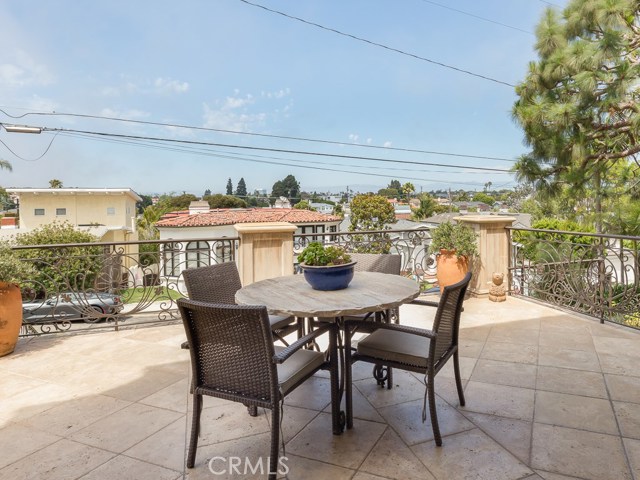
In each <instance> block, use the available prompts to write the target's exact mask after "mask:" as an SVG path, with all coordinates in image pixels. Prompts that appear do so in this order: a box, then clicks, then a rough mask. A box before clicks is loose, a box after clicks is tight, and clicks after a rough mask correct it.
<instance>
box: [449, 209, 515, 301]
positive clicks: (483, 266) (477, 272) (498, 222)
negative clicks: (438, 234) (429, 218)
mask: <svg viewBox="0 0 640 480" xmlns="http://www.w3.org/2000/svg"><path fill="white" fill-rule="evenodd" d="M454 220H456V221H457V222H460V223H465V224H467V225H469V226H471V227H472V228H473V229H474V230H475V232H476V234H478V252H479V255H478V257H477V258H474V259H473V263H472V265H471V271H472V272H473V278H472V279H471V285H469V291H470V293H471V295H473V296H476V297H481V296H486V295H489V282H491V276H492V275H493V273H494V272H496V273H504V278H505V282H507V278H508V275H509V271H508V268H509V249H510V246H509V233H508V231H507V230H506V229H505V227H508V226H511V225H512V224H513V222H515V221H516V219H515V218H514V217H503V216H499V215H465V216H462V217H455V218H454Z"/></svg>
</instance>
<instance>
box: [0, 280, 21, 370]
mask: <svg viewBox="0 0 640 480" xmlns="http://www.w3.org/2000/svg"><path fill="white" fill-rule="evenodd" d="M21 326H22V295H21V294H20V287H19V286H18V285H15V284H13V283H6V282H0V357H3V356H5V355H8V354H10V353H11V352H13V350H14V349H15V348H16V343H17V342H18V335H19V333H20V327H21Z"/></svg>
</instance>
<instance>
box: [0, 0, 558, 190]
mask: <svg viewBox="0 0 640 480" xmlns="http://www.w3.org/2000/svg"><path fill="white" fill-rule="evenodd" d="M251 1H252V2H254V3H258V4H261V5H263V6H265V7H268V8H270V9H273V10H278V11H281V12H284V13H286V14H288V15H291V16H296V17H299V18H302V19H304V20H307V21H309V22H314V23H317V24H320V25H322V26H324V27H327V28H332V29H335V30H339V31H341V32H343V33H346V34H350V35H353V36H356V37H360V38H363V39H366V40H369V41H371V42H374V43H378V44H381V45H384V46H387V47H390V48H393V49H397V50H400V51H402V52H405V53H407V54H412V55H416V56H418V57H422V59H419V58H414V57H411V56H409V55H406V54H401V53H398V52H395V51H391V50H389V49H386V48H382V47H380V46H375V45H372V44H370V43H365V42H362V41H357V40H355V39H353V38H348V37H346V36H344V35H339V34H337V33H334V32H330V31H327V30H326V29H321V28H318V27H315V26H311V25H309V24H305V23H302V22H300V21H296V20H293V19H291V18H286V17H284V16H282V15H278V14H275V13H272V12H268V11H265V10H264V9H261V8H257V7H255V6H252V5H249V4H247V3H244V2H242V1H240V0H202V1H196V0H184V1H181V2H175V1H171V2H170V1H166V0H154V1H150V0H136V1H135V2H132V1H130V0H126V1H119V0H110V1H108V2H78V1H71V0H69V1H66V0H49V1H46V2H37V3H33V2H24V1H19V0H7V1H4V2H1V3H0V20H1V23H2V29H0V44H1V45H3V48H2V49H0V109H2V110H3V111H4V112H6V114H5V113H2V112H0V123H7V124H25V125H33V126H42V127H47V128H50V129H66V130H75V131H76V132H68V131H67V132H61V133H58V134H55V133H54V132H51V131H48V132H44V133H43V134H42V135H25V134H16V133H7V132H5V131H4V130H2V129H0V141H2V142H3V143H4V144H0V158H2V159H4V160H8V161H9V162H11V163H12V165H13V172H7V171H0V185H2V186H4V187H5V188H6V187H47V186H48V185H49V180H51V179H53V178H57V179H60V180H62V182H63V184H64V186H65V187H130V188H133V189H134V190H135V191H137V192H138V193H143V194H150V193H169V192H183V191H186V192H187V193H194V194H196V195H202V193H203V192H204V191H205V190H206V189H210V190H212V191H213V192H224V190H225V186H226V183H227V179H228V178H231V179H232V182H233V185H234V187H235V185H236V184H237V181H238V180H239V179H240V178H241V177H242V178H244V179H245V182H246V184H247V187H248V189H249V190H253V189H257V188H266V189H267V190H269V191H270V190H271V187H272V185H273V183H274V182H275V181H277V180H281V179H283V178H284V177H285V176H287V175H289V174H293V175H294V176H295V177H296V179H297V180H298V181H299V182H300V184H301V187H302V189H303V190H306V191H313V190H327V189H330V190H332V191H336V192H337V191H340V190H343V189H344V188H346V187H347V186H349V187H350V188H351V189H352V190H355V191H367V190H377V189H378V188H383V187H385V186H386V185H387V184H388V183H389V181H390V180H391V179H399V180H400V181H401V183H404V182H408V181H410V182H412V183H413V184H414V185H415V186H416V189H417V190H418V191H420V190H421V189H422V190H425V191H428V190H431V189H438V188H442V189H446V188H452V189H457V188H465V189H469V190H473V189H477V190H482V189H483V188H484V185H485V183H486V182H491V183H492V188H496V187H502V186H504V187H512V186H513V185H514V181H513V177H512V176H511V175H509V174H504V173H500V172H496V171H488V170H472V169H463V168H461V167H463V166H466V167H480V168H493V169H498V170H506V169H509V167H510V166H511V165H512V162H511V161H508V160H509V159H515V158H517V157H518V156H519V155H521V154H523V153H525V152H526V147H525V146H524V145H523V143H522V138H523V135H522V131H521V130H520V129H519V127H518V126H517V125H516V124H515V123H514V122H513V120H512V119H511V108H512V105H513V103H514V101H515V100H516V96H515V93H514V88H513V87H511V86H508V85H505V84H504V83H507V84H511V85H515V84H517V83H518V82H520V81H522V80H523V79H524V75H525V73H526V70H527V64H528V62H530V61H532V60H535V58H536V56H535V52H534V50H533V44H534V42H535V36H534V35H533V32H534V30H535V26H536V25H537V23H538V21H539V19H540V16H541V14H542V12H543V10H544V8H545V7H547V6H549V4H550V2H546V1H542V0H484V1H481V2H479V1H477V0H475V1H473V0H438V1H433V2H432V1H427V0H399V1H392V0H299V1H284V0H255V1H254V0H251ZM553 3H554V4H555V5H558V6H560V7H561V6H564V5H566V3H567V0H554V2H553ZM462 12H464V13H462ZM477 17H482V19H481V18H477ZM427 60H431V61H433V62H438V63H441V64H445V65H448V66H451V67H455V68H457V69H462V70H466V71H468V72H471V73H473V74H476V75H481V76H484V77H489V78H491V79H493V80H497V81H492V80H487V79H484V78H480V77H478V76H475V75H472V74H469V73H462V72H460V71H457V70H454V69H452V68H446V67H443V66H440V65H437V64H434V63H432V62H429V61H427ZM499 82H504V83H499ZM51 112H56V113H57V115H42V114H43V113H51ZM65 113H72V114H82V115H92V116H102V117H115V118H122V119H130V120H136V121H141V122H154V123H162V124H170V125H176V124H178V125H188V126H195V127H201V129H199V130H193V129H185V128H178V127H172V126H164V125H149V124H145V123H130V122H120V121H111V120H102V119H95V118H85V117H78V116H69V115H62V114H65ZM21 115H24V116H23V117H21V118H12V116H21ZM207 129H215V130H225V131H233V132H242V133H237V134H234V133H228V132H226V133H225V132H220V131H214V130H207ZM77 131H86V132H103V133H108V134H118V135H129V136H136V137H145V138H147V137H149V138H161V139H170V140H178V141H186V142H199V143H197V144H194V143H167V142H156V141H153V142H152V141H151V140H145V141H141V140H131V139H126V138H123V137H96V136H94V135H84V134H79V133H77ZM247 134H251V135H247ZM256 134H259V135H256ZM277 137H298V138H305V139H316V140H325V141H329V142H335V143H321V142H312V141H301V140H293V139H283V138H277ZM211 144H217V145H211ZM49 145H50V146H49ZM48 147H49V148H48ZM238 147H251V149H245V148H238ZM388 147H391V148H388ZM47 148H48V150H47ZM9 149H10V150H9ZM261 149H274V150H287V151H288V152H282V151H279V152H277V151H273V150H261ZM400 149H405V150H419V151H420V152H409V151H405V150H400ZM45 151H46V153H44V152H45ZM291 152H297V153H291ZM301 152H306V154H305V153H301ZM424 152H441V153H449V154H456V155H470V156H480V157H495V158H500V159H503V160H493V159H482V158H467V157H460V156H453V155H437V154H434V153H424ZM43 153H44V155H43ZM318 154H320V155H318ZM328 155H340V156H342V157H332V156H328ZM350 156H356V157H371V158H376V159H385V160H390V161H386V162H381V161H375V160H371V159H361V158H360V159H357V158H345V157H350ZM39 157H40V158H39ZM407 162H413V163H407ZM419 163H435V164H442V165H447V166H454V167H453V168H448V167H445V166H433V165H419ZM308 167H312V168H308Z"/></svg>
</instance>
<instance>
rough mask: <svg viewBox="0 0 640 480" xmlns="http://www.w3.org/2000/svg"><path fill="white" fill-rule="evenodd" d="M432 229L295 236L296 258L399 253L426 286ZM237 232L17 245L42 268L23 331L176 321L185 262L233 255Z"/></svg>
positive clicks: (431, 276)
mask: <svg viewBox="0 0 640 480" xmlns="http://www.w3.org/2000/svg"><path fill="white" fill-rule="evenodd" d="M429 239H430V237H429V234H428V230H426V229H421V230H384V231H369V232H349V233H344V232H330V233H317V234H304V235H296V236H295V237H294V258H295V254H296V253H299V252H300V251H301V250H302V248H304V246H306V245H307V244H308V243H309V242H311V241H314V240H316V241H323V240H325V241H327V242H332V243H334V244H340V245H344V246H345V247H346V248H347V249H348V250H349V251H352V252H371V253H398V254H400V255H402V274H403V275H406V276H407V277H410V278H413V279H414V280H415V281H416V282H419V283H420V284H421V285H422V286H423V287H424V288H429V287H431V286H433V285H434V283H435V268H436V267H435V257H433V256H430V255H429V254H428V243H429ZM238 244H239V239H238V238H229V237H224V238H195V239H182V240H164V241H159V240H157V241H154V240H150V241H137V242H120V243H110V242H104V243H75V244H60V245H37V246H22V247H14V250H16V251H17V253H18V255H19V256H20V257H22V258H23V259H24V261H27V262H31V263H32V264H34V265H35V267H36V270H37V272H38V273H37V274H36V276H35V277H34V278H32V279H30V280H29V281H27V282H23V284H22V291H23V307H24V308H23V327H22V331H21V335H22V336H32V335H41V334H47V333H65V332H81V331H85V330H96V329H115V330H117V329H119V328H120V327H122V326H133V325H140V324H157V323H165V322H175V321H178V320H179V314H178V311H177V305H176V300H177V299H178V298H180V297H181V296H185V295H186V289H185V287H184V282H183V280H182V271H183V270H185V269H186V268H193V267H197V266H204V265H209V264H213V263H222V262H226V261H235V259H236V256H237V255H236V252H237V249H238Z"/></svg>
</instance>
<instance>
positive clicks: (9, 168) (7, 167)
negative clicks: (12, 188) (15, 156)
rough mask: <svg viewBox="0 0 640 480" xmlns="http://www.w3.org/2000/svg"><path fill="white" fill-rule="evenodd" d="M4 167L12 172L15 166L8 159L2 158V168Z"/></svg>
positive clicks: (0, 166) (0, 167)
mask: <svg viewBox="0 0 640 480" xmlns="http://www.w3.org/2000/svg"><path fill="white" fill-rule="evenodd" d="M2 169H4V170H9V171H10V172H11V171H13V167H12V166H11V164H10V163H9V162H8V161H7V160H2V159H0V170H2Z"/></svg>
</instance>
